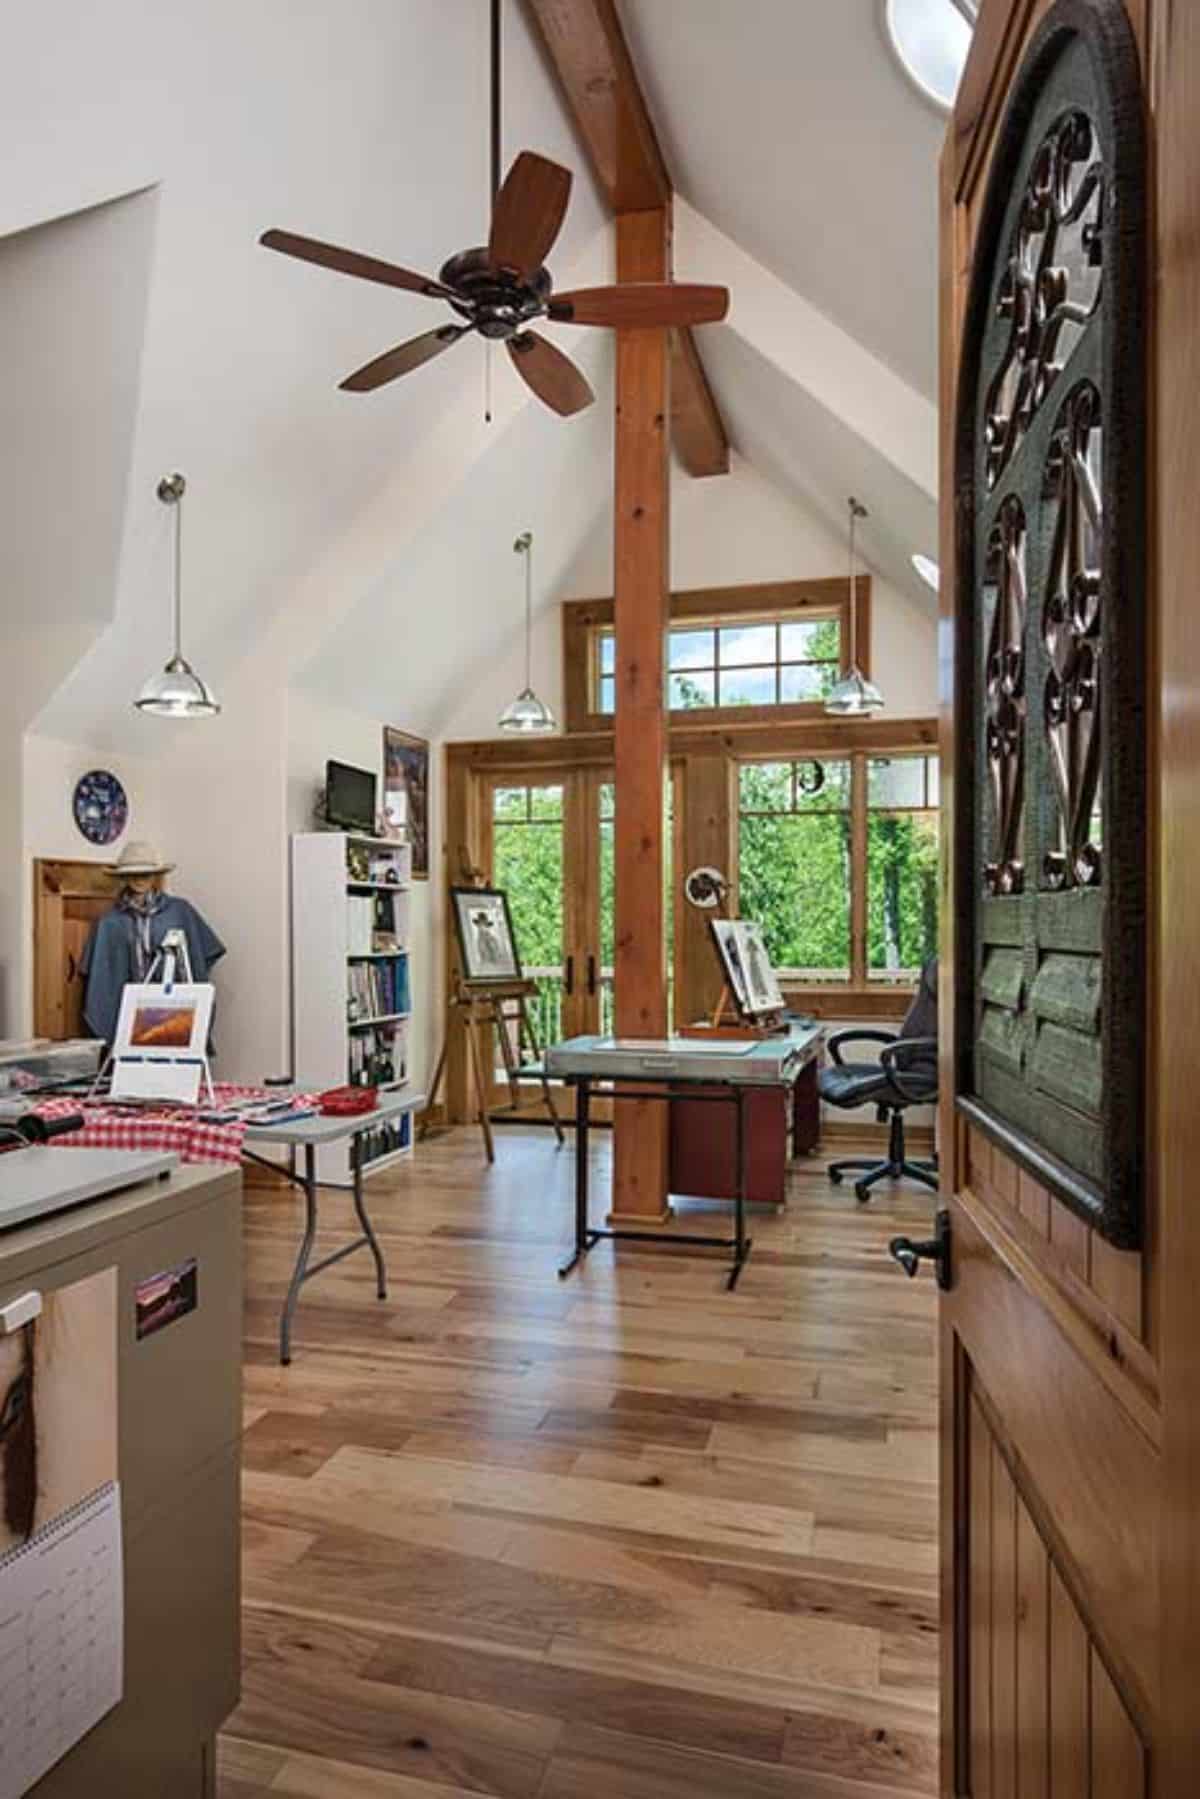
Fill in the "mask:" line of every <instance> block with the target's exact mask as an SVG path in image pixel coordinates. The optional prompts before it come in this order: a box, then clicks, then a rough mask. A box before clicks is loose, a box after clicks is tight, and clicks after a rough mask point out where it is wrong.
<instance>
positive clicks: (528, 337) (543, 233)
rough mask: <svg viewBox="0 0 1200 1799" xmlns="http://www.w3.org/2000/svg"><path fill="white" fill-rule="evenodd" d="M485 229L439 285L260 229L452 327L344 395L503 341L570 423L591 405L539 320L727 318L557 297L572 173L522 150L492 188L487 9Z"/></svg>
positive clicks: (643, 293)
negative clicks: (406, 296)
mask: <svg viewBox="0 0 1200 1799" xmlns="http://www.w3.org/2000/svg"><path fill="white" fill-rule="evenodd" d="M491 141H492V189H493V206H492V224H491V231H490V233H489V236H488V241H487V243H486V244H485V245H482V246H480V247H479V248H476V249H473V250H461V251H459V252H458V253H457V254H456V255H454V256H451V257H450V258H449V259H448V260H447V261H446V262H445V263H443V265H442V268H441V272H440V274H439V275H438V278H437V279H436V280H434V278H433V277H432V276H430V275H421V274H417V273H416V272H414V271H413V270H412V269H406V268H402V267H400V266H399V265H398V264H396V263H391V262H385V261H382V260H380V258H378V257H375V256H364V255H361V254H360V253H359V252H358V251H356V250H345V249H342V248H340V247H339V246H338V245H336V244H328V243H324V242H322V241H321V240H320V239H319V238H312V237H303V236H301V235H300V234H299V233H297V232H294V231H281V230H278V229H272V230H270V231H264V233H263V234H262V236H261V237H260V239H259V242H260V243H261V244H263V245H265V246H266V248H267V249H268V250H278V251H279V252H280V253H281V254H282V255H284V256H294V257H297V258H299V260H300V261H302V262H311V263H315V264H317V266H318V267H320V268H326V269H332V270H333V271H335V272H336V273H338V274H342V275H353V276H355V277H357V278H358V279H359V280H360V281H374V282H377V283H378V284H380V285H381V286H384V287H395V288H399V289H401V290H402V291H404V292H406V293H414V294H420V295H422V296H423V297H424V298H425V299H430V300H444V301H445V302H446V303H447V304H448V305H449V306H450V307H451V308H452V309H453V310H454V312H456V313H457V314H458V317H459V319H460V320H461V321H462V322H461V323H460V324H450V323H446V324H444V325H440V326H437V327H436V328H435V329H434V330H432V331H426V332H423V333H422V334H421V335H420V336H419V337H414V338H410V339H408V340H407V342H405V343H402V344H398V345H396V346H395V347H394V348H393V349H390V350H385V351H384V352H383V354H382V355H380V356H375V357H373V358H372V360H371V361H370V362H367V363H364V364H363V366H362V367H361V368H359V369H355V371H354V372H353V374H350V375H347V376H346V378H345V380H344V381H342V382H341V383H340V386H341V388H342V389H343V391H344V392H346V393H373V392H374V391H375V389H376V388H380V387H383V386H385V385H386V384H387V383H388V382H390V381H395V380H396V379H398V377H399V376H401V375H408V374H411V373H412V371H413V370H414V369H417V368H420V367H421V366H422V364H424V363H426V362H431V361H432V360H433V359H434V357H436V356H440V355H441V354H442V352H443V351H444V350H449V349H451V348H452V347H453V345H454V344H456V343H458V341H459V340H460V338H463V337H466V336H469V335H470V334H472V333H475V334H477V335H478V336H480V337H482V338H484V339H485V340H487V341H492V342H498V343H503V344H504V345H505V347H506V349H507V350H508V354H509V358H510V360H511V362H512V365H513V367H514V368H515V369H516V371H517V373H518V375H520V377H521V379H522V381H524V382H525V384H526V386H527V387H529V388H530V389H531V391H532V392H533V393H534V394H535V395H536V396H537V398H538V399H539V400H541V401H542V403H543V404H544V405H546V406H548V407H550V409H551V411H553V412H557V413H558V414H559V415H560V417H563V418H569V417H571V415H572V414H574V413H576V412H582V411H583V409H584V407H586V406H590V405H591V403H592V401H593V400H594V399H595V397H596V396H595V394H594V393H593V392H592V389H591V387H590V385H589V384H588V381H587V380H586V378H585V376H584V375H583V373H582V372H581V371H580V370H579V369H578V368H577V367H576V366H575V364H574V363H573V362H572V361H571V359H570V357H569V356H565V355H564V354H563V352H562V351H561V350H560V349H558V348H557V346H556V345H554V344H552V343H551V342H550V341H549V339H548V338H545V337H543V336H542V335H541V333H540V332H538V331H535V330H534V329H533V328H532V327H533V326H534V324H535V323H536V322H537V321H539V320H542V319H548V320H550V321H551V322H552V323H554V324H560V325H585V326H609V327H615V328H617V329H620V328H622V327H626V328H629V329H639V330H645V329H648V328H655V327H664V328H670V327H676V326H679V327H682V326H685V325H709V324H715V323H717V322H718V321H719V320H721V319H723V318H724V317H725V314H726V312H727V311H728V309H729V291H728V289H727V288H724V287H713V286H701V285H687V284H684V283H678V284H677V283H675V282H673V281H646V282H622V283H621V284H620V285H618V286H615V287H589V288H579V289H576V290H574V291H569V292H567V293H562V294H556V293H555V292H554V283H553V280H552V278H551V275H550V271H549V270H548V269H547V268H546V266H545V263H546V257H547V256H548V255H549V254H550V251H551V249H552V248H553V246H554V243H555V241H556V239H557V237H558V234H559V232H560V231H561V229H562V224H563V220H564V218H565V217H566V212H567V203H568V201H569V199H570V197H571V171H570V170H569V169H564V168H563V167H562V166H561V165H560V164H559V163H556V162H551V161H550V160H549V159H548V158H547V157H544V156H538V155H536V154H535V153H534V152H533V151H532V150H522V151H521V153H520V155H519V156H518V157H517V158H516V160H515V162H514V163H513V165H512V167H511V168H510V169H509V171H508V174H507V176H506V177H505V179H504V183H503V185H500V183H499V171H500V31H499V5H498V3H497V0H493V5H492V140H491Z"/></svg>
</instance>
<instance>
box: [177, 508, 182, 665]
mask: <svg viewBox="0 0 1200 1799" xmlns="http://www.w3.org/2000/svg"><path fill="white" fill-rule="evenodd" d="M182 569H183V500H182V498H180V499H178V500H176V502H175V656H176V659H178V658H179V657H180V656H181V655H182V654H183V651H182V647H181V646H182V643H183V602H182V600H181V598H180V591H181V587H182Z"/></svg>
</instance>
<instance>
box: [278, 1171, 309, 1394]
mask: <svg viewBox="0 0 1200 1799" xmlns="http://www.w3.org/2000/svg"><path fill="white" fill-rule="evenodd" d="M300 1185H301V1186H302V1187H303V1188H304V1237H303V1239H302V1241H301V1244H300V1253H299V1254H298V1255H297V1257H296V1266H295V1267H294V1268H293V1270H292V1278H291V1280H290V1281H289V1283H288V1290H287V1298H286V1299H285V1300H284V1302H283V1316H282V1318H281V1319H280V1321H279V1359H280V1361H281V1362H282V1363H283V1365H284V1367H285V1368H286V1367H287V1365H288V1363H289V1362H290V1361H291V1359H292V1318H293V1316H294V1315H295V1311H296V1302H297V1300H298V1299H299V1298H300V1289H301V1287H302V1286H303V1285H304V1282H305V1280H306V1279H307V1278H308V1258H309V1256H310V1255H311V1254H312V1246H313V1243H314V1242H315V1240H316V1235H317V1163H316V1151H315V1150H314V1148H313V1146H312V1144H311V1143H306V1144H305V1145H304V1179H303V1181H302V1182H301V1183H300Z"/></svg>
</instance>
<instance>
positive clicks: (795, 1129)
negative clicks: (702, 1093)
mask: <svg viewBox="0 0 1200 1799" xmlns="http://www.w3.org/2000/svg"><path fill="white" fill-rule="evenodd" d="M788 1031H789V1035H790V1037H791V1038H792V1040H793V1041H795V1042H796V1043H797V1045H798V1046H799V1048H800V1049H801V1050H802V1051H803V1055H802V1057H801V1058H800V1059H799V1060H798V1061H797V1062H796V1063H795V1064H794V1066H793V1067H792V1068H791V1069H790V1070H789V1073H788V1079H787V1081H786V1082H785V1083H784V1084H782V1085H780V1086H777V1087H772V1086H764V1087H755V1088H754V1090H753V1091H752V1092H750V1093H748V1094H747V1095H746V1113H745V1132H746V1140H745V1148H746V1200H747V1202H748V1203H749V1204H751V1205H767V1206H776V1207H778V1206H782V1205H783V1204H784V1203H785V1201H786V1199H787V1171H788V1165H789V1163H790V1161H791V1160H792V1159H793V1158H795V1157H797V1156H807V1155H811V1154H812V1153H813V1152H814V1150H815V1149H816V1148H817V1145H818V1143H819V1141H820V1136H821V1097H820V1093H819V1092H818V1088H817V1075H818V1071H819V1064H820V1060H821V1051H822V1049H823V1047H824V1043H825V1033H824V1031H823V1030H820V1029H814V1028H813V1025H812V1023H811V1022H805V1023H801V1022H800V1021H799V1020H794V1021H792V1022H791V1023H790V1024H789V1027H788ZM732 1122H733V1121H732V1119H731V1117H730V1115H729V1110H728V1108H726V1109H725V1110H722V1109H721V1108H720V1107H719V1106H709V1105H705V1104H704V1103H703V1102H702V1100H700V1099H693V1098H691V1097H690V1096H689V1095H684V1096H682V1097H681V1099H680V1101H679V1103H678V1104H677V1105H674V1106H672V1107H671V1131H670V1137H671V1163H670V1187H671V1192H672V1193H686V1194H689V1195H690V1196H692V1197H693V1198H696V1199H729V1200H731V1199H733V1198H734V1197H735V1195H736V1193H737V1167H736V1162H735V1155H734V1141H733V1129H732Z"/></svg>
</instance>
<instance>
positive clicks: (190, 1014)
mask: <svg viewBox="0 0 1200 1799" xmlns="http://www.w3.org/2000/svg"><path fill="white" fill-rule="evenodd" d="M214 994H215V988H214V987H213V986H212V984H211V983H210V982H207V981H197V982H194V983H191V984H188V983H172V985H171V986H169V987H166V986H161V985H159V984H157V983H155V984H153V985H152V984H150V983H149V982H135V981H130V982H128V983H127V985H126V986H125V987H124V988H123V989H122V992H121V1010H120V1014H119V1015H118V1018H117V1030H116V1035H115V1037H114V1038H113V1047H112V1067H113V1077H112V1096H113V1098H115V1099H122V1098H129V1099H173V1100H179V1101H182V1102H183V1103H185V1104H193V1105H194V1104H195V1102H196V1100H197V1099H198V1097H199V1093H200V1083H201V1078H202V1076H205V1075H206V1074H207V1069H208V1033H209V1027H210V1026H211V1024H212V1013H213V998H214Z"/></svg>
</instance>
